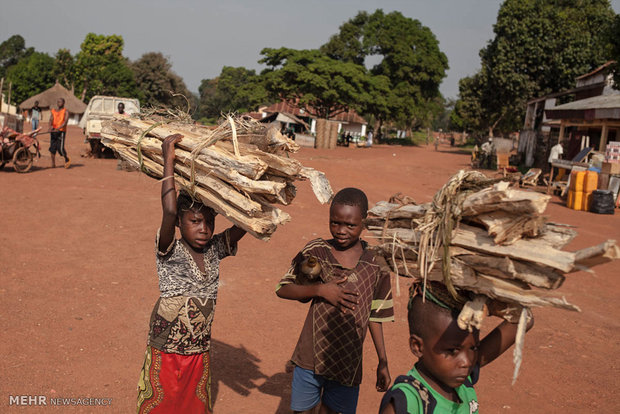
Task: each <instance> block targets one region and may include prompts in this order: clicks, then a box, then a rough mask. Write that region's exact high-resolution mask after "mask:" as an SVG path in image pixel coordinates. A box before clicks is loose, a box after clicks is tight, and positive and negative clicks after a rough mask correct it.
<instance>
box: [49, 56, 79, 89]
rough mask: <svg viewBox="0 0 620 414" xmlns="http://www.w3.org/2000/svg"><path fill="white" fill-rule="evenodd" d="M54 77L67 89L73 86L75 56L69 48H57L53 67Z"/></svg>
mask: <svg viewBox="0 0 620 414" xmlns="http://www.w3.org/2000/svg"><path fill="white" fill-rule="evenodd" d="M53 73H54V77H55V78H56V79H57V80H58V82H60V84H61V85H63V86H64V87H65V88H67V89H71V88H74V87H75V79H76V73H75V58H74V57H73V56H72V55H71V51H70V50H69V49H58V52H56V60H55V61H54V69H53Z"/></svg>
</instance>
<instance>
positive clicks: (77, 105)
mask: <svg viewBox="0 0 620 414" xmlns="http://www.w3.org/2000/svg"><path fill="white" fill-rule="evenodd" d="M59 98H63V99H64V100H65V108H67V111H69V124H72V125H73V124H77V123H78V122H79V120H80V117H81V115H82V114H83V113H84V111H85V110H86V106H87V105H86V104H85V103H84V102H82V101H80V100H79V99H78V98H76V97H75V95H73V93H71V91H69V90H68V89H67V88H65V87H64V86H62V85H61V84H59V83H58V82H56V84H55V85H54V86H52V87H51V88H49V89H48V90H46V91H43V92H41V93H40V94H38V95H35V96H32V97H30V98H28V99H26V100H25V101H24V102H22V103H21V104H19V107H20V108H21V110H22V111H24V112H26V111H27V112H28V113H27V116H26V117H27V118H29V115H30V110H31V109H32V107H33V106H34V102H35V101H39V107H40V108H41V110H42V112H43V113H42V117H43V119H42V121H43V122H46V121H48V120H49V117H50V110H51V109H53V108H56V101H58V99H59Z"/></svg>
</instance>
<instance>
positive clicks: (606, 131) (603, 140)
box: [598, 121, 609, 152]
mask: <svg viewBox="0 0 620 414" xmlns="http://www.w3.org/2000/svg"><path fill="white" fill-rule="evenodd" d="M608 134H609V128H608V127H607V123H606V122H605V121H603V128H602V129H601V142H600V143H599V146H598V150H599V151H600V152H603V151H605V146H606V145H607V135H608Z"/></svg>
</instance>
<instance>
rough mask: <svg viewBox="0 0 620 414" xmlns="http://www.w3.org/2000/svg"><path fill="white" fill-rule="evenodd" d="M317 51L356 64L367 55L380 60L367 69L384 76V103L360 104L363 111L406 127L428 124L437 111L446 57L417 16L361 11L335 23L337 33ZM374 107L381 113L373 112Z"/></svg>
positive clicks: (446, 65)
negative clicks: (338, 25)
mask: <svg viewBox="0 0 620 414" xmlns="http://www.w3.org/2000/svg"><path fill="white" fill-rule="evenodd" d="M321 51H323V52H324V53H326V54H327V55H328V56H329V57H331V58H333V59H337V60H341V61H344V62H352V63H356V64H358V65H363V64H364V63H365V62H366V61H367V59H368V58H370V57H375V58H377V57H378V58H380V61H379V62H378V63H377V64H376V65H374V66H373V67H372V68H370V72H371V74H372V75H373V76H384V77H385V78H387V79H389V82H390V84H389V89H390V94H389V95H387V98H389V102H387V103H386V105H381V106H379V107H373V106H372V105H371V106H369V107H365V108H364V111H367V112H366V113H369V114H372V115H374V116H375V117H376V118H378V119H388V120H390V121H392V122H395V123H397V124H400V125H401V126H403V127H405V128H407V129H411V128H415V127H417V126H420V125H423V124H425V125H428V124H430V122H431V119H432V117H433V116H434V115H435V114H436V113H438V112H439V111H440V105H438V104H437V102H438V101H437V99H438V98H440V97H441V94H440V92H439V85H440V84H441V81H442V79H443V78H444V77H445V76H446V70H447V69H448V59H447V57H446V55H445V54H444V53H443V52H441V50H440V49H439V42H438V41H437V39H436V38H435V35H434V34H433V33H432V31H431V30H430V29H429V28H428V27H425V26H423V25H422V24H421V23H420V22H419V21H418V20H414V19H410V18H408V17H405V16H403V15H402V14H401V13H400V12H391V13H389V14H385V13H384V12H383V10H381V9H378V10H376V11H375V12H374V13H373V14H368V13H367V12H360V13H358V14H357V16H355V17H354V18H352V19H351V20H349V21H348V22H346V23H344V24H343V25H342V26H340V32H339V33H338V34H336V35H334V36H332V37H331V38H330V40H329V42H328V43H326V44H325V45H323V46H322V47H321ZM379 84H380V85H382V84H381V83H377V82H371V83H370V85H371V86H373V85H379ZM382 86H383V85H382ZM371 94H373V92H371ZM374 94H375V95H377V92H376V91H375V92H374ZM377 109H380V111H379V112H375V111H376V110H377Z"/></svg>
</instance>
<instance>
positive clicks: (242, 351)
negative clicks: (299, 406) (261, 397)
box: [211, 339, 292, 414]
mask: <svg viewBox="0 0 620 414" xmlns="http://www.w3.org/2000/svg"><path fill="white" fill-rule="evenodd" d="M259 362H261V360H260V359H258V357H256V355H254V354H253V353H252V352H250V351H249V350H248V349H246V348H245V347H244V346H243V345H240V346H238V347H235V346H232V345H229V344H226V343H224V342H221V341H218V340H217V339H212V340H211V366H212V368H213V371H212V384H211V396H212V397H211V398H212V401H213V405H214V406H216V405H217V396H218V393H219V389H220V385H221V384H224V385H226V386H227V387H229V388H230V389H232V390H233V391H234V392H236V393H237V394H239V395H242V396H249V395H250V393H251V392H252V390H253V389H257V390H258V391H260V392H261V393H263V394H268V395H273V396H276V397H279V398H280V403H279V405H278V408H277V410H276V414H280V413H288V412H290V408H289V407H290V395H291V380H292V374H288V373H286V372H280V373H277V374H274V375H272V376H270V377H269V376H267V375H265V374H263V373H262V372H261V370H260V368H259V366H258V363H259ZM259 384H260V385H259Z"/></svg>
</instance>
